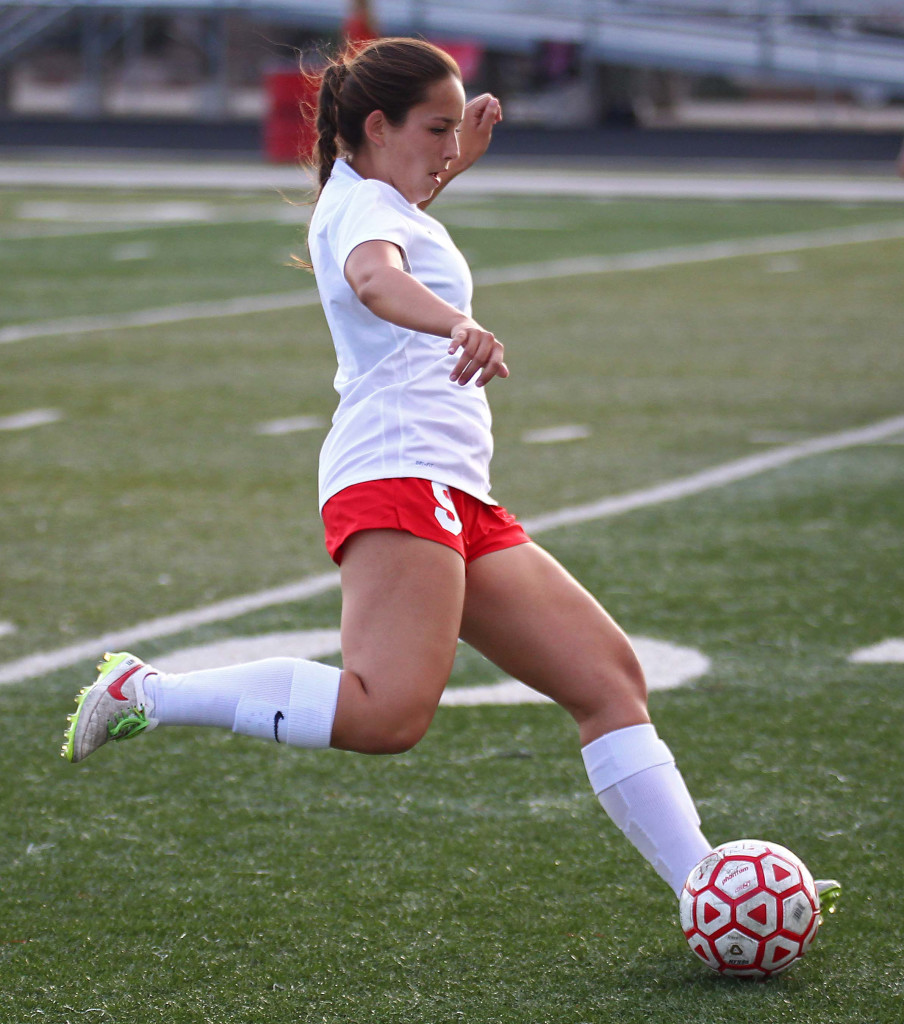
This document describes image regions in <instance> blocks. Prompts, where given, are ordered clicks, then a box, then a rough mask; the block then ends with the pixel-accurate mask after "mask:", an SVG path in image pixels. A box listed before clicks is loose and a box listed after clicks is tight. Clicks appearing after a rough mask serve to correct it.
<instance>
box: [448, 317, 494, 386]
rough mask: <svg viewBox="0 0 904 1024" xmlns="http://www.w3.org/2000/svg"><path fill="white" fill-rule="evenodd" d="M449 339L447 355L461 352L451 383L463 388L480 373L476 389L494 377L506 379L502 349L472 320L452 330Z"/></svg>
mask: <svg viewBox="0 0 904 1024" xmlns="http://www.w3.org/2000/svg"><path fill="white" fill-rule="evenodd" d="M451 338H452V343H451V344H450V345H449V354H450V355H455V354H456V353H457V352H459V350H460V355H459V357H458V362H457V363H456V364H455V368H454V369H453V371H452V374H451V376H450V380H452V381H454V382H455V383H457V384H460V385H462V386H464V385H465V384H467V383H468V381H470V380H471V379H472V377H474V375H475V374H478V373H479V374H480V376H479V377H478V378H477V386H478V387H479V388H482V387H484V386H485V385H486V384H488V383H489V382H490V381H491V380H492V379H493V378H494V377H507V376H508V375H509V369H508V367H507V366H506V365H505V363H504V362H503V356H504V354H505V349H504V347H503V345H502V342H501V341H499V340H498V339H497V338H496V335H495V334H493V332H492V331H487V330H484V328H483V327H481V326H480V324H478V323H476V322H475V321H474V320H465V321H464V322H462V323H460V324H459V325H458V326H457V327H454V328H453V329H452V333H451Z"/></svg>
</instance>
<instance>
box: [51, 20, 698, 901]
mask: <svg viewBox="0 0 904 1024" xmlns="http://www.w3.org/2000/svg"><path fill="white" fill-rule="evenodd" d="M501 116H502V115H501V111H500V106H499V103H498V101H497V100H496V99H495V98H494V97H492V96H490V95H483V96H480V97H478V98H477V99H475V100H473V101H471V102H470V103H467V104H466V102H465V95H464V90H463V87H462V83H461V76H460V73H459V70H458V67H457V65H456V64H455V62H454V61H453V60H452V59H451V58H449V57H448V56H447V55H446V54H445V53H443V52H442V51H441V50H438V49H436V48H435V47H433V46H431V45H429V44H427V43H424V42H419V41H416V40H410V39H384V40H378V41H376V42H373V43H371V44H370V45H368V46H367V47H365V48H364V49H363V50H361V51H360V52H359V53H357V55H351V54H349V55H348V56H346V57H344V58H341V59H340V60H338V61H337V62H336V63H334V64H333V65H331V66H330V67H329V68H328V69H327V71H326V73H325V74H324V77H323V83H322V87H321V89H320V94H319V100H318V118H317V129H318V134H319V145H318V160H319V178H320V186H321V189H320V194H319V197H318V200H317V204H316V208H315V211H314V215H313V218H312V221H311V225H310V231H309V235H308V242H309V248H310V254H311V262H312V265H313V269H314V272H315V275H316V278H317V286H318V288H319V291H320V296H321V300H322V303H323V308H324V312H325V314H326V319H327V322H328V324H329V328H330V331H331V334H332V337H333V341H334V343H335V346H336V353H337V357H338V364H339V368H338V373H337V376H336V389H337V391H338V392H339V406H338V410H337V412H336V415H335V417H334V421H333V427H332V430H331V431H330V433H329V435H328V437H327V439H326V441H325V443H324V446H323V450H322V454H321V461H320V501H321V509H322V515H323V520H324V524H325V530H326V543H327V548H328V550H329V552H330V555H331V556H332V558H333V559H334V560H335V561H336V562H337V563H339V564H340V566H341V580H342V599H343V604H342V658H343V668H342V669H341V670H340V669H338V668H333V667H330V666H325V665H321V664H319V663H313V662H308V661H304V660H301V659H292V658H274V659H269V660H265V661H261V662H256V663H253V664H249V665H240V666H235V667H231V668H224V669H214V670H210V671H198V672H189V673H186V674H184V675H164V674H162V673H159V672H157V671H156V670H155V669H153V668H152V667H151V666H149V665H145V664H144V663H142V662H141V661H140V660H139V659H138V658H136V657H134V656H133V655H130V654H124V653H120V654H113V655H106V656H105V658H106V660H105V661H104V662H103V663H102V664H101V666H100V667H99V669H100V674H99V676H98V679H97V680H96V682H95V683H94V684H93V685H92V686H90V687H88V688H87V689H86V690H84V691H83V692H82V694H80V696H79V698H78V708H77V710H76V711H75V713H74V714H73V716H72V718H71V725H70V727H69V729H68V730H67V732H66V745H65V746H64V748H63V753H64V755H65V756H66V757H67V758H68V759H69V760H70V761H81V760H82V759H83V758H85V757H87V756H88V755H89V754H91V753H92V752H93V751H94V750H96V749H97V748H98V747H99V746H101V744H103V743H105V742H106V741H107V740H108V739H122V738H127V737H129V736H133V735H135V734H137V733H138V732H141V731H145V730H148V729H151V728H153V727H155V726H157V725H215V726H221V727H225V728H231V729H232V730H234V731H235V732H238V733H243V734H246V735H252V736H259V737H261V738H262V739H267V740H269V741H270V742H276V743H289V744H293V745H296V746H301V747H327V746H333V747H337V748H340V749H343V750H353V751H360V752H362V753H370V754H377V753H394V752H398V751H404V750H407V749H409V748H410V747H412V746H413V745H414V744H416V743H417V742H418V741H419V740H420V739H421V737H422V736H423V735H424V733H425V732H426V730H427V728H428V726H429V725H430V722H431V720H432V718H433V715H434V712H435V711H436V708H437V705H438V703H439V700H440V696H441V694H442V692H443V688H444V687H445V685H446V682H447V680H448V676H449V673H450V671H451V668H452V663H453V659H454V657H455V649H456V644H457V642H458V640H459V638H460V637H461V638H462V639H464V640H465V641H466V642H467V643H469V644H471V645H472V646H474V647H475V648H476V649H477V650H479V651H481V652H482V653H483V654H484V655H486V657H488V658H489V659H490V660H491V661H493V662H494V663H495V664H496V665H498V666H499V667H500V669H502V670H503V671H504V672H506V673H508V674H509V675H511V676H514V677H515V678H517V679H520V680H522V681H524V682H525V683H527V684H528V685H530V686H532V687H534V688H535V689H536V690H538V691H540V692H541V693H543V694H546V695H548V696H549V697H552V698H553V699H554V700H555V701H557V702H558V703H559V704H560V705H561V706H562V707H563V708H564V709H565V710H566V711H568V712H569V714H571V715H572V717H573V718H574V720H575V722H576V723H577V727H578V733H579V737H580V742H581V745H582V748H583V757H584V762H585V765H586V768H587V773H588V775H589V778H590V782H591V785H592V787H593V790H594V792H595V793H596V794H597V796H598V797H599V799H600V802H601V803H602V806H603V807H604V808H605V810H606V811H607V812H608V814H609V815H610V816H611V817H612V818H613V820H614V821H615V822H616V824H617V825H618V826H619V827H620V828H621V829H622V831H623V832H624V833H625V834H626V835H627V836H628V838H629V839H630V841H631V842H632V843H633V844H634V845H635V846H636V847H637V849H638V850H639V851H640V852H641V854H642V855H643V856H644V857H645V858H646V859H647V860H648V861H649V862H650V863H651V864H652V866H653V867H654V868H655V870H656V871H657V872H658V873H659V874H660V876H661V877H662V878H663V879H664V880H665V881H666V882H667V883H668V884H669V885H670V886H671V887H672V889H673V890H674V891H675V892H676V893H678V892H679V891H680V890H681V888H682V885H683V883H684V881H685V879H686V877H687V875H688V874H689V872H690V871H691V869H692V868H693V867H694V866H695V865H696V864H697V862H698V861H699V860H700V859H701V858H702V857H704V856H705V855H706V854H708V853H709V852H710V849H711V847H710V844H709V843H708V842H707V840H706V839H705V838H704V836H703V834H702V833H701V831H700V826H699V818H698V816H697V813H696V810H695V808H694V804H693V802H692V800H691V797H690V796H689V794H688V791H687V788H686V786H685V784H684V782H683V780H682V777H681V775H680V773H679V771H678V769H677V767H676V766H675V761H674V758H673V757H672V754H671V753H670V752H669V749H668V747H667V746H666V745H665V743H663V741H662V740H660V739H659V738H658V736H657V734H656V731H655V729H654V727H653V725H652V724H651V723H650V719H649V716H648V714H647V706H646V687H645V683H644V678H643V673H642V671H641V668H640V665H639V663H638V661H637V658H636V656H635V654H634V651H633V649H632V647H631V645H630V643H629V642H628V640H627V638H626V637H625V635H624V633H623V632H622V631H621V630H620V629H619V628H618V626H616V624H615V623H614V622H613V621H612V619H611V618H610V617H609V616H608V614H607V613H606V612H605V611H604V610H603V608H602V607H601V606H600V605H599V604H598V603H597V601H596V600H595V599H594V597H593V596H592V595H591V594H589V593H588V592H587V591H586V590H585V589H584V588H583V587H582V586H580V585H579V584H578V583H577V582H576V581H575V580H574V579H573V578H572V577H571V576H570V575H569V574H568V573H567V572H566V571H565V569H563V568H562V566H560V565H559V564H558V563H557V562H556V561H555V560H554V559H553V558H552V557H551V556H550V555H549V554H547V553H546V552H545V551H543V550H542V549H541V548H540V547H538V546H537V545H536V544H535V543H533V542H532V541H531V540H530V539H529V538H528V536H527V535H526V534H525V532H524V530H523V529H522V527H521V526H520V525H519V523H518V522H517V520H516V519H515V518H514V516H512V515H510V514H509V513H508V512H507V511H506V510H505V509H504V508H501V507H500V506H499V505H497V504H495V502H494V501H493V500H492V498H491V497H490V482H489V462H490V455H491V452H492V437H491V433H490V413H489V409H488V405H487V399H486V391H485V386H486V385H487V384H489V383H490V382H491V381H493V380H494V379H495V378H497V377H499V378H504V377H507V376H508V374H509V371H508V368H507V366H506V364H505V362H504V359H503V346H502V344H501V342H500V341H499V340H498V339H497V338H496V337H495V335H494V334H493V333H492V332H491V331H489V330H487V329H486V328H485V327H483V326H482V325H481V324H480V323H479V322H478V321H477V320H475V319H474V317H473V316H472V314H471V290H472V284H471V276H470V272H469V270H468V266H467V264H466V262H465V260H464V258H463V257H462V255H461V254H460V253H459V252H458V250H457V249H456V248H455V246H454V245H453V243H452V241H451V239H450V238H449V235H448V234H447V232H446V230H445V229H444V228H443V227H442V225H440V224H439V223H438V222H437V221H436V220H434V219H433V218H432V217H430V216H429V215H428V214H427V213H425V212H424V207H425V206H427V204H428V203H429V202H430V201H431V200H432V199H433V198H434V196H435V195H436V194H437V192H438V191H439V190H440V189H441V188H442V187H443V186H444V185H445V184H446V183H447V182H448V181H449V180H450V179H451V178H452V177H453V176H455V175H456V174H459V173H460V172H461V171H463V170H465V169H466V168H467V167H469V166H470V165H471V164H472V163H474V161H475V160H477V159H478V158H479V157H480V156H481V155H482V154H483V152H484V151H485V150H486V148H487V146H488V144H489V141H490V137H491V134H492V130H493V126H494V125H495V124H496V123H497V122H498V121H499V120H500V119H501Z"/></svg>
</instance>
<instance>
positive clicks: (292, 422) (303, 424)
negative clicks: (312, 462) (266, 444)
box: [254, 416, 326, 437]
mask: <svg viewBox="0 0 904 1024" xmlns="http://www.w3.org/2000/svg"><path fill="white" fill-rule="evenodd" d="M325 426H326V420H325V419H324V418H323V417H322V416H288V417H286V419H283V420H268V421H267V422H266V423H258V425H257V426H256V427H255V428H254V432H255V434H261V435H263V436H264V437H281V436H282V435H283V434H297V433H299V432H300V431H303V430H320V429H321V427H325Z"/></svg>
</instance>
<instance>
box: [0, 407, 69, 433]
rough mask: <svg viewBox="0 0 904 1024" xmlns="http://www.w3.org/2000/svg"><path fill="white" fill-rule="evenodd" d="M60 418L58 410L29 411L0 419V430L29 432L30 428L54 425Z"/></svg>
mask: <svg viewBox="0 0 904 1024" xmlns="http://www.w3.org/2000/svg"><path fill="white" fill-rule="evenodd" d="M62 418H63V414H62V413H61V412H60V410H59V409H29V410H28V411H27V412H19V413H15V414H14V415H12V416H4V417H2V418H0V430H30V429H31V428H32V427H43V426H45V425H46V424H48V423H56V422H58V421H59V420H61V419H62Z"/></svg>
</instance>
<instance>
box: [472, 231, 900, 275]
mask: <svg viewBox="0 0 904 1024" xmlns="http://www.w3.org/2000/svg"><path fill="white" fill-rule="evenodd" d="M899 238H904V220H897V221H891V222H889V223H887V224H855V225H852V226H850V227H846V228H827V229H825V230H822V231H797V232H792V233H789V234H786V235H762V236H760V237H757V238H735V239H729V240H727V241H721V242H702V243H700V244H698V245H676V246H672V247H669V248H666V249H652V250H649V251H646V252H626V253H617V254H616V255H613V256H575V257H572V258H570V259H562V260H547V261H545V262H541V263H525V264H523V265H521V266H513V267H500V268H499V269H498V270H485V271H482V272H481V273H479V274H475V275H474V282H475V284H481V285H483V286H487V285H499V284H520V283H522V282H530V281H536V280H539V279H543V280H548V279H550V278H558V277H577V276H580V275H582V274H612V273H617V272H624V271H635V270H656V269H659V268H660V267H674V266H683V265H685V264H690V263H710V262H714V261H715V260H724V259H734V258H736V257H739V256H771V255H774V254H776V253H787V252H802V251H803V250H806V249H826V248H830V247H832V246H836V245H851V244H854V243H862V242H885V241H895V240H897V239H899Z"/></svg>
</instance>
